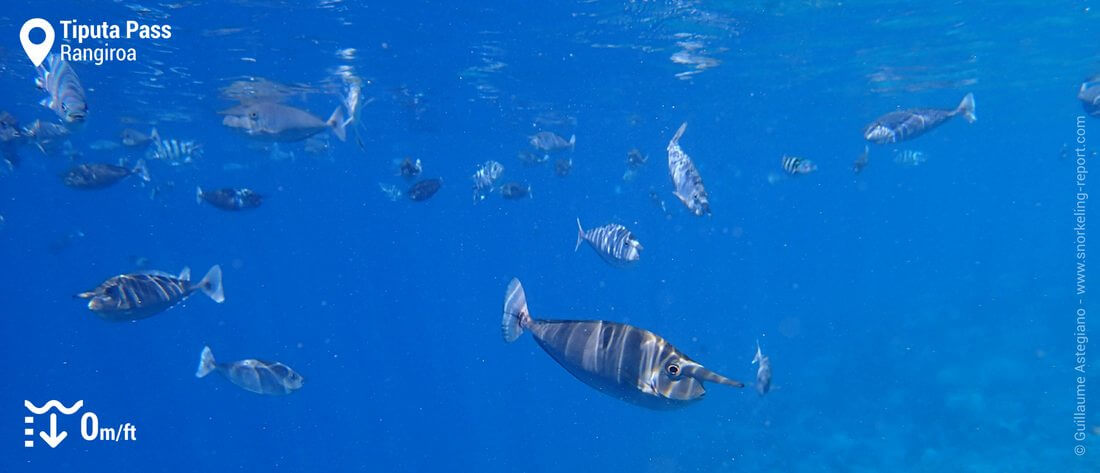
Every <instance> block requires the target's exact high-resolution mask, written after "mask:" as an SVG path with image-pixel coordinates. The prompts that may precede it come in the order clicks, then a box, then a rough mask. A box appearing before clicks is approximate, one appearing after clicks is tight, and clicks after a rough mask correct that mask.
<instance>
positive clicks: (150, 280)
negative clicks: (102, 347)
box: [75, 265, 225, 320]
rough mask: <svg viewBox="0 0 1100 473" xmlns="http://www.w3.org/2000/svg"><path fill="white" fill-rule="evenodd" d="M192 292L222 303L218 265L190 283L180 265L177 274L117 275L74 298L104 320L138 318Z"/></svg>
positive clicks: (187, 272)
mask: <svg viewBox="0 0 1100 473" xmlns="http://www.w3.org/2000/svg"><path fill="white" fill-rule="evenodd" d="M195 291H202V292H203V293H204V294H206V295H207V296H208V297H210V298H211V299H213V300H214V302H217V303H219V304H220V303H222V302H224V301H225V293H224V291H223V290H222V268H221V266H218V265H214V266H213V267H211V268H210V271H207V273H206V276H203V278H202V280H201V281H199V282H198V284H191V270H190V269H189V268H183V271H180V274H179V276H172V275H170V274H167V273H163V272H160V271H147V272H141V273H133V274H120V275H118V276H115V277H112V278H110V279H108V280H106V281H104V282H103V284H100V285H99V287H97V288H95V289H93V290H91V291H88V292H82V293H80V294H77V295H76V296H75V297H77V298H80V299H88V310H90V311H92V312H95V313H96V315H99V316H100V317H102V318H104V319H107V320H138V319H144V318H146V317H151V316H153V315H156V314H159V313H161V312H164V311H165V310H168V309H169V308H171V307H172V306H174V305H176V304H179V303H180V302H182V301H183V300H185V299H187V298H188V297H190V296H191V294H193V293H195Z"/></svg>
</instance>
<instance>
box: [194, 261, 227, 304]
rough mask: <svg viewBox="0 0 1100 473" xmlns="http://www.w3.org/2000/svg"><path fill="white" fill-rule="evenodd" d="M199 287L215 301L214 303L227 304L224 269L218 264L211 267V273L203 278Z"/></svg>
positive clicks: (207, 273)
mask: <svg viewBox="0 0 1100 473" xmlns="http://www.w3.org/2000/svg"><path fill="white" fill-rule="evenodd" d="M197 287H198V288H199V289H200V290H201V291H202V292H203V293H204V294H206V295H207V296H209V297H210V298H211V299H214V302H217V303H219V304H221V303H222V302H225V292H224V291H223V290H222V267H221V266H218V265H216V264H215V265H214V266H211V267H210V271H207V272H206V276H203V277H202V281H199V284H198V286H197Z"/></svg>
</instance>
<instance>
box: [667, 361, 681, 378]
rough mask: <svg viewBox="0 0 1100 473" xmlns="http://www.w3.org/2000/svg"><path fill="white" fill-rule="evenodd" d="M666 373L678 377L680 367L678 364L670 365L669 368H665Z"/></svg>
mask: <svg viewBox="0 0 1100 473" xmlns="http://www.w3.org/2000/svg"><path fill="white" fill-rule="evenodd" d="M665 371H666V372H668V374H669V375H672V376H678V375H679V374H680V365H677V364H676V363H670V364H669V365H668V366H666V367H665Z"/></svg>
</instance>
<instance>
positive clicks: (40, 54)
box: [19, 18, 53, 67]
mask: <svg viewBox="0 0 1100 473" xmlns="http://www.w3.org/2000/svg"><path fill="white" fill-rule="evenodd" d="M35 28H38V29H41V30H42V32H43V33H46V40H45V41H42V42H41V43H38V44H34V43H32V42H31V31H32V30H34V29H35ZM19 42H21V43H23V51H26V52H27V57H29V58H31V62H33V63H34V67H38V66H40V65H42V61H43V60H45V59H46V56H47V55H49V54H50V49H51V48H53V26H52V25H50V22H48V21H46V20H43V19H41V18H31V19H29V20H27V22H26V23H23V28H22V29H20V30H19Z"/></svg>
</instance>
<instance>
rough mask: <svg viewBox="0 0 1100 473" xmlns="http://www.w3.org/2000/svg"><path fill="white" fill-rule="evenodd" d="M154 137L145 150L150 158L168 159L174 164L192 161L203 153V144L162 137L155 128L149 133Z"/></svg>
mask: <svg viewBox="0 0 1100 473" xmlns="http://www.w3.org/2000/svg"><path fill="white" fill-rule="evenodd" d="M149 138H151V139H152V142H151V145H150V146H149V150H148V151H146V152H145V156H146V157H147V158H148V159H158V160H161V161H168V162H169V163H171V164H172V165H173V166H178V165H180V164H184V163H190V162H191V161H193V160H194V158H197V157H199V155H200V153H202V146H201V145H198V144H195V142H194V141H190V140H188V141H180V140H175V139H167V140H166V139H162V138H161V137H160V133H157V130H156V129H155V128H154V129H153V132H152V133H150V134H149Z"/></svg>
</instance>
